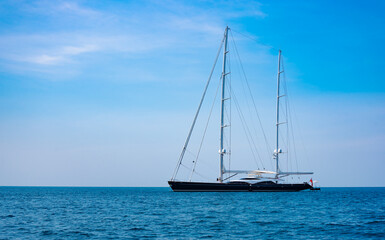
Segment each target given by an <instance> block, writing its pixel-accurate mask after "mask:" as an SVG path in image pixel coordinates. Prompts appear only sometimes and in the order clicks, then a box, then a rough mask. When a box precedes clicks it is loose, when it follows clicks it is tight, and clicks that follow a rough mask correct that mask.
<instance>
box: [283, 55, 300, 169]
mask: <svg viewBox="0 0 385 240" xmlns="http://www.w3.org/2000/svg"><path fill="white" fill-rule="evenodd" d="M282 71H283V80H284V84H283V86H284V89H285V94H286V96H287V97H286V112H287V118H288V120H287V121H290V128H291V136H292V140H293V151H294V158H295V164H296V168H297V169H296V170H297V171H298V155H297V148H296V144H295V138H294V128H293V123H292V120H291V107H290V106H291V104H290V102H289V92H288V90H287V89H288V87H287V80H286V73H285V66H284V61H283V58H282ZM288 128H289V124H288ZM288 138H289V136H288Z"/></svg>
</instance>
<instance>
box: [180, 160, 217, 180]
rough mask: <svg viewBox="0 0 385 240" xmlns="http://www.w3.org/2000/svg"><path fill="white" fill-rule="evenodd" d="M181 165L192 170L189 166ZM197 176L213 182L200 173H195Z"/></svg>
mask: <svg viewBox="0 0 385 240" xmlns="http://www.w3.org/2000/svg"><path fill="white" fill-rule="evenodd" d="M180 165H181V166H183V167H185V168H186V169H187V170H191V168H189V167H187V166H186V165H184V164H183V163H181V164H180ZM195 174H196V175H198V176H200V177H202V178H204V179H206V180H211V179H210V178H209V177H207V176H205V175H202V174H200V173H198V172H195Z"/></svg>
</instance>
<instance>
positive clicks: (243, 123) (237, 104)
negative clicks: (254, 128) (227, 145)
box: [232, 92, 265, 169]
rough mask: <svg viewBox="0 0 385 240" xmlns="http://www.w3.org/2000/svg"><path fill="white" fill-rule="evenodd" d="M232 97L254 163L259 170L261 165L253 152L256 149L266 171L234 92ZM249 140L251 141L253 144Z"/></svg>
mask: <svg viewBox="0 0 385 240" xmlns="http://www.w3.org/2000/svg"><path fill="white" fill-rule="evenodd" d="M232 96H233V97H234V103H235V107H236V109H237V111H238V114H239V118H240V120H241V123H242V127H243V130H244V131H245V135H246V138H247V141H248V142H249V145H250V149H251V152H252V154H253V156H254V161H255V163H256V164H257V167H258V168H259V164H258V163H257V161H256V158H255V154H254V151H253V147H254V148H255V151H256V153H257V156H258V159H259V161H260V162H261V165H262V168H263V169H265V167H264V165H263V162H262V159H261V156H260V155H259V152H258V149H256V145H255V142H254V139H253V137H252V135H251V132H250V130H249V128H248V125H247V123H246V120H245V118H244V116H243V113H242V111H241V109H240V106H239V103H238V100H237V98H236V96H235V94H234V92H232ZM249 138H250V139H251V142H252V144H251V142H250V139H249Z"/></svg>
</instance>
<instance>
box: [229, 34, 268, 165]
mask: <svg viewBox="0 0 385 240" xmlns="http://www.w3.org/2000/svg"><path fill="white" fill-rule="evenodd" d="M232 31H233V30H231V31H230V34H231V39H232V40H233V43H234V48H235V52H236V53H237V56H238V61H239V64H240V66H241V70H242V72H243V76H244V78H245V80H246V84H247V87H248V89H249V94H250V96H251V100H252V102H253V106H254V110H255V112H256V114H257V118H258V122H259V126H260V128H261V130H262V134H263V137H264V139H265V143H266V149H267V152H268V155H269V154H270V152H271V149H272V148H271V147H270V144H269V141H268V140H267V137H266V133H265V130H264V129H263V126H262V121H261V118H260V116H259V113H258V110H257V106H256V104H255V100H254V97H253V94H252V92H251V88H250V85H249V81H248V79H247V76H246V73H245V69H244V67H243V64H242V60H241V57H240V55H239V52H238V47H237V44H236V43H235V40H234V36H233V34H232ZM269 162H270V164H272V163H271V161H269Z"/></svg>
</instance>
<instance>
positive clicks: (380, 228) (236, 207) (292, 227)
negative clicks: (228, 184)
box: [0, 187, 385, 239]
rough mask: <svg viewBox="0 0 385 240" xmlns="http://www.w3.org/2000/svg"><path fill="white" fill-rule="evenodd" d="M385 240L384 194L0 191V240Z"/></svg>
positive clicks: (326, 190) (356, 190)
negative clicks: (209, 239) (148, 239)
mask: <svg viewBox="0 0 385 240" xmlns="http://www.w3.org/2000/svg"><path fill="white" fill-rule="evenodd" d="M144 238H158V239H208V238H214V239H384V238H385V188H323V189H322V190H321V191H303V192H292V193H289V192H287V193H285V192H280V193H278V192H277V193H271V192H270V193H269V192H267V193H260V192H244V193H231V192H228V193H215V192H213V193H199V192H193V193H178V192H172V191H171V190H170V189H169V188H84V187H79V188H78V187H0V239H144Z"/></svg>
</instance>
